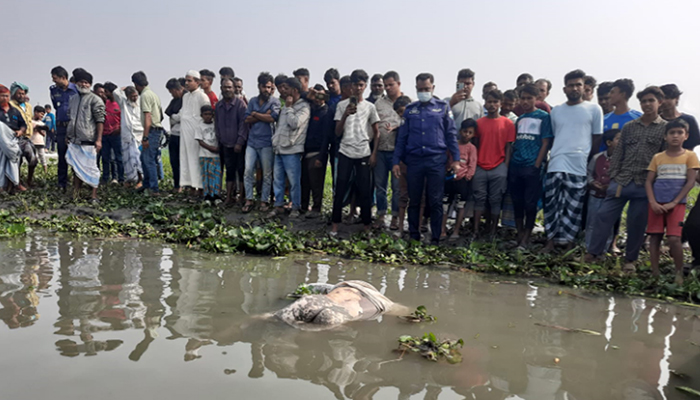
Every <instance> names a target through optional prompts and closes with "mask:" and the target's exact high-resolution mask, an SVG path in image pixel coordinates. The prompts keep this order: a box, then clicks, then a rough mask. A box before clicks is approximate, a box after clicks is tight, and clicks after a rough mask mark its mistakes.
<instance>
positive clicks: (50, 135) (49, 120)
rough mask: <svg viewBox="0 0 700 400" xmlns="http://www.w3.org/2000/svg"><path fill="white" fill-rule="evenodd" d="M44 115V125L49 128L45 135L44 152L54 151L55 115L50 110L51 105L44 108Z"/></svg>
mask: <svg viewBox="0 0 700 400" xmlns="http://www.w3.org/2000/svg"><path fill="white" fill-rule="evenodd" d="M44 110H46V115H45V116H44V124H46V126H47V127H48V128H49V131H48V132H47V135H46V151H49V152H51V151H54V148H55V147H54V146H55V144H56V115H55V114H54V113H53V112H52V110H51V104H46V105H45V106H44Z"/></svg>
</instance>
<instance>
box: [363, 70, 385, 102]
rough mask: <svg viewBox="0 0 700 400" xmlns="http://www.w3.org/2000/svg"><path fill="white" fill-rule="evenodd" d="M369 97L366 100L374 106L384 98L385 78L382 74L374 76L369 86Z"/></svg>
mask: <svg viewBox="0 0 700 400" xmlns="http://www.w3.org/2000/svg"><path fill="white" fill-rule="evenodd" d="M369 90H370V93H369V96H368V97H367V98H366V99H365V100H367V101H369V102H370V103H372V104H376V103H377V100H379V99H380V98H382V97H384V77H383V76H382V74H374V75H372V79H370V84H369Z"/></svg>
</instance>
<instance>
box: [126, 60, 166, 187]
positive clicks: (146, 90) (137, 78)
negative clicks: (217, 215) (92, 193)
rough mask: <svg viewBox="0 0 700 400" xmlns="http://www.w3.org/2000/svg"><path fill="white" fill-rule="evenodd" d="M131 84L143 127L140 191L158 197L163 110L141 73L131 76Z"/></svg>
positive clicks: (163, 131)
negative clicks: (138, 105)
mask: <svg viewBox="0 0 700 400" xmlns="http://www.w3.org/2000/svg"><path fill="white" fill-rule="evenodd" d="M131 82H133V84H134V86H135V87H136V91H137V92H139V97H140V98H141V101H140V103H141V125H143V141H142V142H141V147H142V148H143V151H142V152H141V163H142V164H143V186H142V187H141V189H142V190H144V191H145V190H149V191H150V194H151V195H152V196H158V193H159V192H158V150H159V148H160V137H161V135H162V134H163V133H165V130H164V129H163V125H161V122H162V121H161V120H162V119H163V108H162V107H161V105H160V98H159V97H158V95H156V94H155V93H154V92H153V91H152V90H151V88H150V87H149V86H148V78H146V74H145V73H143V71H138V72H135V73H134V74H133V75H131Z"/></svg>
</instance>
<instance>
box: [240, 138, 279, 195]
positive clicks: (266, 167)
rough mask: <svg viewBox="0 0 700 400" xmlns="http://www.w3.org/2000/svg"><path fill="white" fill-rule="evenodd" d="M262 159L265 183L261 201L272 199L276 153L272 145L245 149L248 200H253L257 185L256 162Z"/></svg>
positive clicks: (246, 193)
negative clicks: (271, 191) (273, 166)
mask: <svg viewBox="0 0 700 400" xmlns="http://www.w3.org/2000/svg"><path fill="white" fill-rule="evenodd" d="M258 160H260V165H261V166H262V170H263V185H262V193H261V196H260V201H262V202H265V203H267V202H269V201H270V188H271V186H272V163H273V162H274V155H273V154H272V147H262V148H260V149H255V148H253V147H250V146H248V148H247V149H246V151H245V196H246V199H247V200H253V187H254V186H255V163H256V162H257V161H258Z"/></svg>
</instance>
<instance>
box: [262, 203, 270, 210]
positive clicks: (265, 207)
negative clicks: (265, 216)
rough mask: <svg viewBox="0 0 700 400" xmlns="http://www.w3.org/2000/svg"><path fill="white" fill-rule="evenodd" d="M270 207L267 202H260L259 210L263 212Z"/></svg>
mask: <svg viewBox="0 0 700 400" xmlns="http://www.w3.org/2000/svg"><path fill="white" fill-rule="evenodd" d="M269 209H270V206H269V205H268V204H267V203H260V212H265V211H268V210H269Z"/></svg>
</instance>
